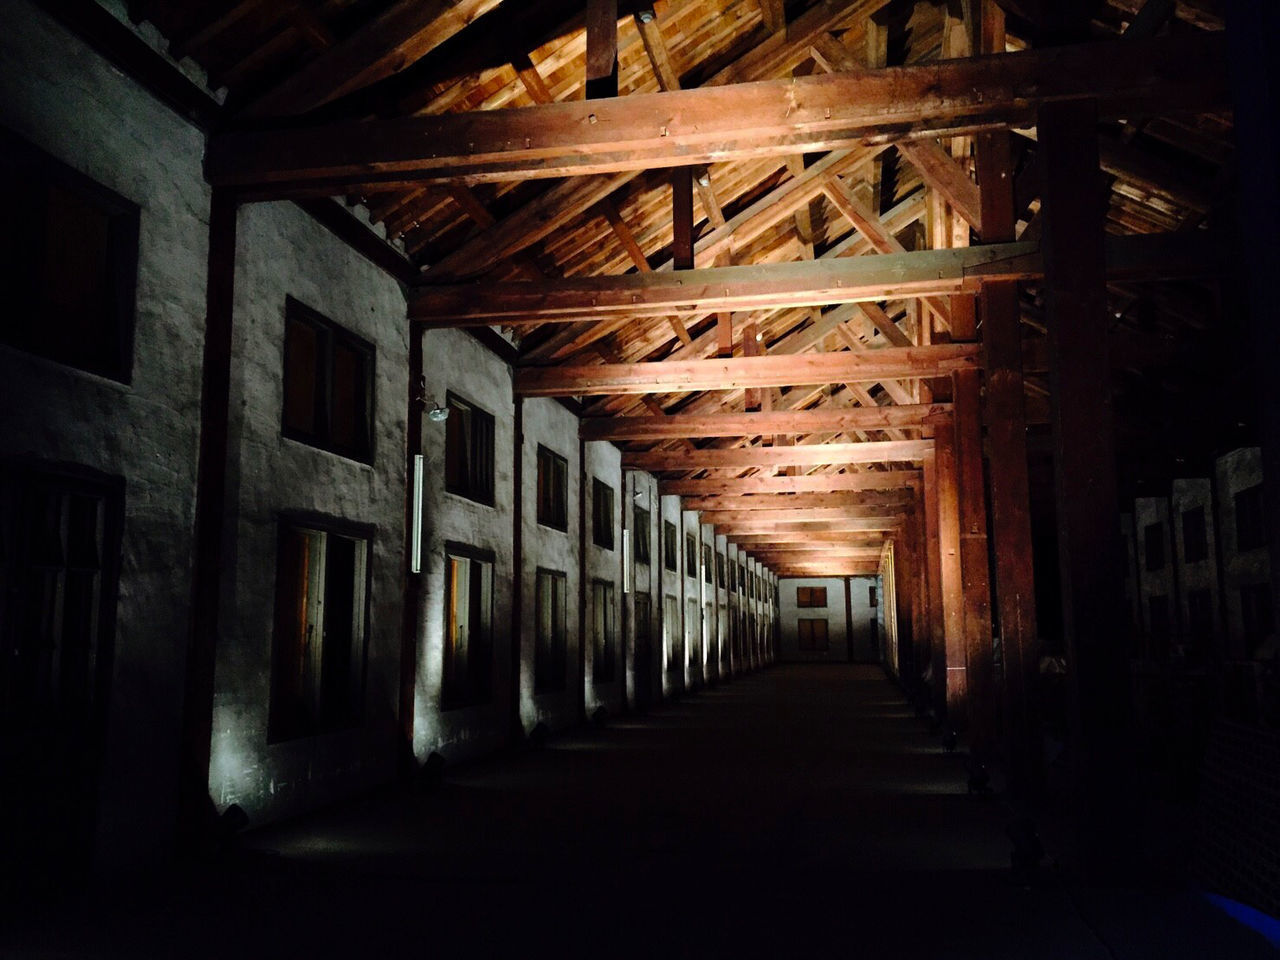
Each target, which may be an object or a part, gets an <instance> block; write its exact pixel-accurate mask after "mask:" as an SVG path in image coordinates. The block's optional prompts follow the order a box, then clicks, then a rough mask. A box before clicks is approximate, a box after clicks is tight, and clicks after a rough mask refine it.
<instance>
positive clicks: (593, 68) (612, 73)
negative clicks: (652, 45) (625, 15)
mask: <svg viewBox="0 0 1280 960" xmlns="http://www.w3.org/2000/svg"><path fill="white" fill-rule="evenodd" d="M617 95H618V0H587V99H588V100H602V99H605V98H607V97H616V96H617Z"/></svg>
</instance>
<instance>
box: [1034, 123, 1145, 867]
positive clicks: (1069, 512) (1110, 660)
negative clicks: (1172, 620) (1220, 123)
mask: <svg viewBox="0 0 1280 960" xmlns="http://www.w3.org/2000/svg"><path fill="white" fill-rule="evenodd" d="M1097 123H1098V120H1097V110H1096V106H1095V104H1094V103H1093V102H1092V101H1088V100H1083V101H1075V102H1071V103H1055V104H1051V105H1047V106H1045V107H1044V108H1043V109H1042V110H1041V111H1040V113H1039V117H1038V122H1037V128H1038V131H1039V137H1040V147H1041V153H1042V156H1043V161H1042V164H1041V169H1042V171H1043V175H1044V183H1043V190H1042V193H1041V197H1042V200H1043V210H1044V214H1043V215H1044V234H1043V240H1042V249H1043V251H1044V258H1045V284H1044V291H1045V307H1046V311H1045V313H1046V319H1047V325H1048V328H1049V337H1048V339H1049V367H1050V378H1051V388H1050V389H1051V394H1050V395H1051V400H1052V420H1053V448H1054V466H1055V479H1056V494H1057V514H1058V555H1059V564H1060V568H1061V577H1062V604H1063V611H1062V614H1063V616H1062V619H1063V633H1064V636H1065V639H1066V649H1067V659H1068V671H1067V678H1068V712H1069V717H1070V722H1071V734H1072V741H1073V742H1072V758H1073V761H1074V764H1075V768H1076V769H1075V774H1076V776H1075V783H1076V785H1077V789H1078V791H1079V797H1078V800H1077V803H1076V805H1075V807H1076V810H1077V811H1078V814H1079V818H1080V819H1079V827H1080V828H1081V837H1080V839H1081V843H1080V849H1081V851H1082V853H1083V855H1084V857H1085V866H1086V868H1087V869H1089V871H1090V872H1091V873H1097V874H1099V875H1101V874H1102V873H1103V872H1104V871H1106V870H1107V869H1109V868H1112V867H1114V865H1115V860H1116V858H1117V857H1120V856H1122V855H1123V851H1126V850H1129V849H1131V848H1132V838H1131V837H1130V836H1128V831H1129V830H1130V829H1131V819H1130V817H1129V816H1128V815H1127V812H1126V809H1127V802H1128V800H1129V796H1130V794H1129V792H1128V791H1127V790H1126V789H1125V783H1126V774H1127V769H1128V747H1129V744H1128V731H1129V717H1130V707H1129V682H1128V662H1127V656H1128V652H1127V637H1126V630H1125V623H1126V622H1127V618H1126V615H1125V609H1124V596H1123V592H1122V589H1123V588H1122V584H1123V572H1122V571H1123V566H1122V562H1123V561H1122V559H1121V558H1122V553H1121V545H1120V530H1119V524H1118V523H1117V522H1116V517H1117V516H1118V515H1119V508H1118V498H1117V492H1116V456H1115V441H1114V436H1113V430H1114V428H1113V423H1112V410H1111V389H1110V383H1111V372H1110V367H1109V361H1108V350H1107V333H1108V327H1109V321H1108V315H1107V310H1106V306H1107V304H1106V288H1105V272H1104V260H1103V251H1102V240H1103V235H1104V234H1103V212H1104V208H1103V197H1102V195H1101V178H1100V175H1098V174H1097V173H1096V171H1097V170H1098V144H1097Z"/></svg>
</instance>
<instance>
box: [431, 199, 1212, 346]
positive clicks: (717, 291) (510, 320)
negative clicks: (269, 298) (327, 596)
mask: <svg viewBox="0 0 1280 960" xmlns="http://www.w3.org/2000/svg"><path fill="white" fill-rule="evenodd" d="M598 199H599V198H597V200H598ZM1206 233H1207V232H1206V231H1203V230H1200V231H1193V232H1190V233H1188V232H1181V233H1170V234H1148V235H1142V236H1128V237H1120V236H1117V237H1109V238H1107V240H1106V244H1105V247H1106V255H1107V273H1108V276H1110V277H1112V278H1113V279H1118V280H1119V279H1140V278H1141V279H1147V280H1155V279H1175V278H1176V279H1189V278H1193V277H1211V276H1216V275H1218V274H1220V273H1221V272H1222V271H1223V270H1224V264H1225V262H1226V261H1225V257H1224V256H1223V253H1222V251H1221V249H1220V248H1219V247H1218V242H1217V240H1216V238H1215V237H1213V236H1208V235H1206ZM464 246H467V245H466V244H464ZM1039 249H1040V248H1039V245H1038V244H1036V243H1000V244H988V245H986V246H980V247H959V248H955V249H949V250H922V251H916V252H913V253H899V254H883V255H881V256H876V257H838V258H832V259H825V258H824V259H819V260H807V261H799V262H794V263H770V264H763V265H759V266H735V267H709V268H700V269H697V270H684V271H679V272H675V271H654V272H652V273H645V274H643V275H641V274H626V275H624V276H604V277H570V278H566V279H563V280H541V281H537V280H514V281H508V282H504V283H486V284H479V285H478V284H474V283H467V284H448V285H441V286H435V287H424V288H421V289H420V290H419V291H418V293H416V294H415V295H413V296H412V298H411V300H410V303H409V317H410V319H413V320H418V321H420V322H422V323H424V324H426V325H427V326H430V327H466V326H476V325H484V326H487V325H490V324H494V323H503V324H510V325H513V326H527V325H535V324H541V323H569V322H574V321H577V320H584V319H599V318H604V317H623V316H628V317H646V316H663V315H665V314H670V313H677V314H688V315H707V314H711V313H715V312H717V311H719V310H726V309H727V310H736V309H763V308H783V307H800V306H812V305H815V304H822V305H826V304H837V303H851V302H856V301H868V300H896V299H900V298H904V297H905V298H911V297H928V296H932V295H948V296H951V295H955V294H961V293H969V294H974V293H978V292H980V290H981V288H982V285H983V284H984V283H989V282H996V281H1014V280H1032V279H1036V278H1038V277H1040V276H1042V275H1043V272H1044V267H1043V263H1042V261H1041V257H1040V253H1039ZM446 259H448V260H452V259H453V255H450V257H449V258H446ZM443 263H444V261H441V264H443ZM429 275H430V274H429Z"/></svg>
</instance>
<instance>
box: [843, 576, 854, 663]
mask: <svg viewBox="0 0 1280 960" xmlns="http://www.w3.org/2000/svg"><path fill="white" fill-rule="evenodd" d="M841 583H842V584H843V586H844V649H845V659H846V660H848V662H849V663H853V596H852V592H851V589H852V588H851V587H850V586H849V578H848V577H845V578H844V579H843V580H842V581H841Z"/></svg>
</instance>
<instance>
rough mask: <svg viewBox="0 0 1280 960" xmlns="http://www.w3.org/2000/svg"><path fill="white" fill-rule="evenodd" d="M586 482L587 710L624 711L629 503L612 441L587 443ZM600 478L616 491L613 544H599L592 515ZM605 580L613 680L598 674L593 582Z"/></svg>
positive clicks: (615, 448)
mask: <svg viewBox="0 0 1280 960" xmlns="http://www.w3.org/2000/svg"><path fill="white" fill-rule="evenodd" d="M583 452H584V454H585V468H586V472H585V481H584V483H583V488H582V496H583V497H584V498H585V500H586V513H585V517H586V523H587V530H586V537H585V540H586V554H585V556H584V557H583V560H584V566H585V568H586V577H587V606H588V609H587V631H586V636H585V637H584V643H585V644H586V648H585V650H586V669H587V675H586V698H587V699H586V703H587V713H588V714H590V713H592V712H593V711H594V710H595V709H596V708H597V707H601V706H603V707H606V708H607V709H608V710H610V711H612V712H613V713H620V712H621V711H622V708H623V706H624V699H625V695H626V668H625V658H624V656H623V655H622V638H621V632H622V627H621V624H622V509H623V507H624V506H625V505H626V504H625V500H624V497H623V484H622V452H621V451H620V450H619V449H618V448H617V447H615V446H614V445H613V444H611V443H588V444H586V445H585V446H584V450H583ZM596 478H599V479H600V480H601V481H602V482H604V483H606V484H608V486H609V487H610V488H611V489H612V490H613V512H612V520H611V522H612V524H613V547H612V548H611V549H605V548H604V547H599V546H596V544H595V539H594V531H593V529H592V518H593V517H594V516H595V503H594V500H593V497H594V493H595V484H594V483H593V482H592V481H593V480H594V479H596ZM593 580H603V581H605V582H607V583H610V584H612V585H613V623H614V631H615V632H614V638H613V648H614V668H613V679H612V680H610V681H607V682H604V681H600V680H597V679H596V677H595V650H594V636H593V633H592V619H591V617H592V610H591V608H590V607H591V582H592V581H593Z"/></svg>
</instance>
